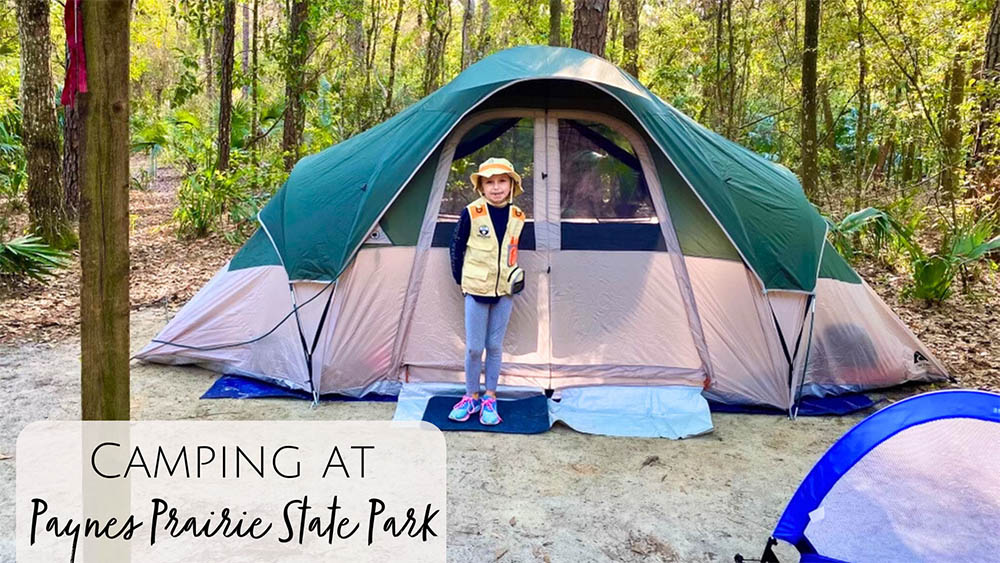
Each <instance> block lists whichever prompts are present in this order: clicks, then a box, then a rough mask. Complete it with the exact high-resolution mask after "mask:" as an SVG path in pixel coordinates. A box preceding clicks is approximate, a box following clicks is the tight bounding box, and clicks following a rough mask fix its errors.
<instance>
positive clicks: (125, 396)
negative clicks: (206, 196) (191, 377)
mask: <svg viewBox="0 0 1000 563" xmlns="http://www.w3.org/2000/svg"><path fill="white" fill-rule="evenodd" d="M83 34H84V46H85V48H86V56H87V75H88V76H87V85H88V88H89V92H88V93H86V94H79V96H81V97H87V98H89V99H88V100H87V102H86V104H85V105H84V106H82V107H83V108H84V111H85V114H84V115H83V124H84V125H83V127H84V141H83V166H82V168H81V177H82V180H83V181H82V186H81V187H82V189H81V193H80V266H81V270H82V275H81V289H80V350H81V362H80V363H81V374H80V383H81V385H80V395H81V406H82V411H83V419H84V420H128V418H129V365H128V358H129V299H128V280H129V255H128V226H129V220H128V183H129V170H128V155H129V150H128V147H129V130H128V116H129V96H128V93H129V92H128V90H129V2H128V1H127V0H102V1H100V2H83Z"/></svg>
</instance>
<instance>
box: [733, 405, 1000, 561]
mask: <svg viewBox="0 0 1000 563" xmlns="http://www.w3.org/2000/svg"><path fill="white" fill-rule="evenodd" d="M777 540H781V541H785V542H788V543H790V544H792V545H794V546H795V547H796V549H798V551H799V553H800V554H801V560H802V561H803V562H804V563H814V562H841V563H842V562H846V561H851V562H859V561H879V562H888V561H908V562H910V561H996V559H997V557H998V556H1000V394H996V393H988V392H985V391H972V390H949V391H937V392H933V393H925V394H922V395H917V396H915V397H910V398H908V399H905V400H903V401H899V402H898V403H895V404H893V405H891V406H889V407H886V408H885V409H883V410H881V411H879V412H877V413H875V414H873V415H871V416H869V417H868V418H866V419H864V420H862V421H861V422H860V423H858V425H857V426H855V427H854V428H852V429H851V430H849V431H848V432H847V434H845V435H844V436H842V437H841V438H840V440H838V441H837V443H835V444H834V445H833V446H832V447H831V448H830V449H829V450H827V452H826V454H824V455H823V457H822V458H820V460H819V461H818V462H817V463H816V465H815V466H813V468H812V471H810V472H809V474H808V475H807V476H806V478H805V479H804V480H803V481H802V484H801V485H799V488H798V490H797V491H796V492H795V495H793V496H792V499H791V501H790V502H789V503H788V506H787V507H786V508H785V512H784V514H782V516H781V519H780V520H778V524H777V526H775V529H774V532H773V534H772V537H771V538H770V539H769V540H768V542H767V545H766V547H765V549H764V553H763V555H761V558H760V559H759V560H758V561H762V562H768V563H778V558H777V557H776V556H775V554H774V551H773V547H774V546H775V545H776V544H777ZM735 559H736V561H737V562H741V561H750V560H749V559H744V558H743V557H742V556H740V555H737V556H736V558H735Z"/></svg>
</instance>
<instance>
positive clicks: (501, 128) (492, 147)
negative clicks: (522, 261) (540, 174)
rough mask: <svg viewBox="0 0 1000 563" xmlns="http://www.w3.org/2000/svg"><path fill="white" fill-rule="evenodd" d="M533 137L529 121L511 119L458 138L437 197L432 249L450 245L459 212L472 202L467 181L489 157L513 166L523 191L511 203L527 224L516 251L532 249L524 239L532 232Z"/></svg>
mask: <svg viewBox="0 0 1000 563" xmlns="http://www.w3.org/2000/svg"><path fill="white" fill-rule="evenodd" d="M534 135H535V134H534V123H533V121H532V120H531V119H528V118H516V117H515V118H503V119H491V120H489V121H484V122H483V123H480V124H479V125H476V126H475V127H473V128H472V130H470V131H469V132H468V133H466V134H465V136H464V137H462V141H461V142H460V143H459V144H458V147H457V148H456V149H455V156H454V158H453V160H452V163H451V171H450V172H449V174H448V182H447V184H446V185H445V189H444V194H443V195H442V197H441V208H440V209H439V211H438V219H437V225H436V226H435V229H434V240H433V242H432V246H437V247H446V246H448V245H449V244H450V242H451V235H452V231H454V229H455V224H456V223H457V222H458V217H459V215H460V214H461V213H462V209H463V208H464V207H465V206H466V205H468V204H470V203H472V201H473V200H474V199H476V197H477V195H476V193H475V191H473V188H472V184H471V183H470V182H469V177H470V176H471V175H472V174H473V173H475V172H476V171H477V170H478V169H479V164H480V163H482V162H483V161H485V160H486V159H488V158H490V157H501V158H506V159H507V160H509V161H510V162H511V163H512V164H513V165H514V168H515V169H516V170H517V173H518V174H520V175H521V187H522V188H524V193H523V194H522V195H520V196H518V198H517V201H515V202H514V203H515V204H517V206H518V207H520V208H521V209H522V210H523V211H524V213H525V215H526V216H527V220H528V222H527V224H526V225H525V227H524V231H527V232H524V231H522V235H521V238H522V242H521V245H520V247H521V249H522V250H531V249H533V248H534V242H533V241H534V237H533V236H527V235H531V234H532V233H533V232H534V231H533V229H531V226H532V225H533V222H532V217H533V216H534V214H533V212H534V205H533V204H532V200H533V198H534V193H535V190H534V178H533V177H534V150H535V137H534ZM525 239H528V240H527V241H526V240H525ZM526 243H530V246H531V248H527V246H526Z"/></svg>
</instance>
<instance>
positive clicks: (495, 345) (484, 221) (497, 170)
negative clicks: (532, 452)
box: [448, 158, 524, 425]
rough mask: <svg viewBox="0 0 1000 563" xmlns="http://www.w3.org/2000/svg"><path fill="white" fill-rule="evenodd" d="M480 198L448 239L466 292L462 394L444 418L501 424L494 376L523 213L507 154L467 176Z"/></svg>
mask: <svg viewBox="0 0 1000 563" xmlns="http://www.w3.org/2000/svg"><path fill="white" fill-rule="evenodd" d="M471 179H472V185H473V186H474V187H475V189H476V192H477V193H479V196H480V197H479V199H477V200H476V201H473V202H472V203H470V204H469V205H468V206H467V207H466V208H465V209H463V210H462V215H461V217H459V220H458V225H456V226H455V233H454V235H453V236H452V239H451V271H452V275H453V276H454V277H455V283H458V284H459V285H461V286H462V293H463V294H464V295H465V396H463V397H462V400H461V401H459V402H458V403H457V404H456V405H455V406H454V408H452V411H451V413H450V414H449V415H448V418H450V419H452V420H455V421H458V422H463V421H466V420H469V417H471V416H472V415H473V414H475V413H477V412H478V413H479V422H480V423H481V424H486V425H494V424H500V422H501V418H500V415H499V413H497V380H498V379H499V378H500V357H501V354H502V353H503V337H504V334H505V333H506V332H507V321H509V320H510V310H511V306H512V304H513V299H512V295H513V294H514V293H517V292H518V291H520V288H521V287H523V285H524V272H523V271H522V270H521V269H520V268H518V267H517V242H518V237H520V236H521V228H522V227H523V226H524V212H523V211H521V210H520V209H519V208H518V207H517V206H516V205H513V203H512V202H513V200H514V198H515V197H516V196H518V195H520V194H521V193H522V192H523V191H524V190H523V189H522V188H521V176H519V175H518V174H517V172H515V171H514V165H512V164H511V163H510V161H508V160H507V159H505V158H490V159H489V160H487V161H486V162H484V163H482V164H481V165H480V166H479V172H477V173H475V174H473V175H472V177H471ZM484 349H485V350H486V397H485V399H482V400H480V397H479V373H480V371H481V370H482V367H483V350H484Z"/></svg>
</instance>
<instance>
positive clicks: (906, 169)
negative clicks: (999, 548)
mask: <svg viewBox="0 0 1000 563" xmlns="http://www.w3.org/2000/svg"><path fill="white" fill-rule="evenodd" d="M915 153H916V143H914V142H913V141H910V142H908V143H906V148H904V149H903V169H902V171H900V181H901V182H902V184H903V186H904V187H905V186H907V185H909V183H910V182H912V181H913V157H914V154H915Z"/></svg>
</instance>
